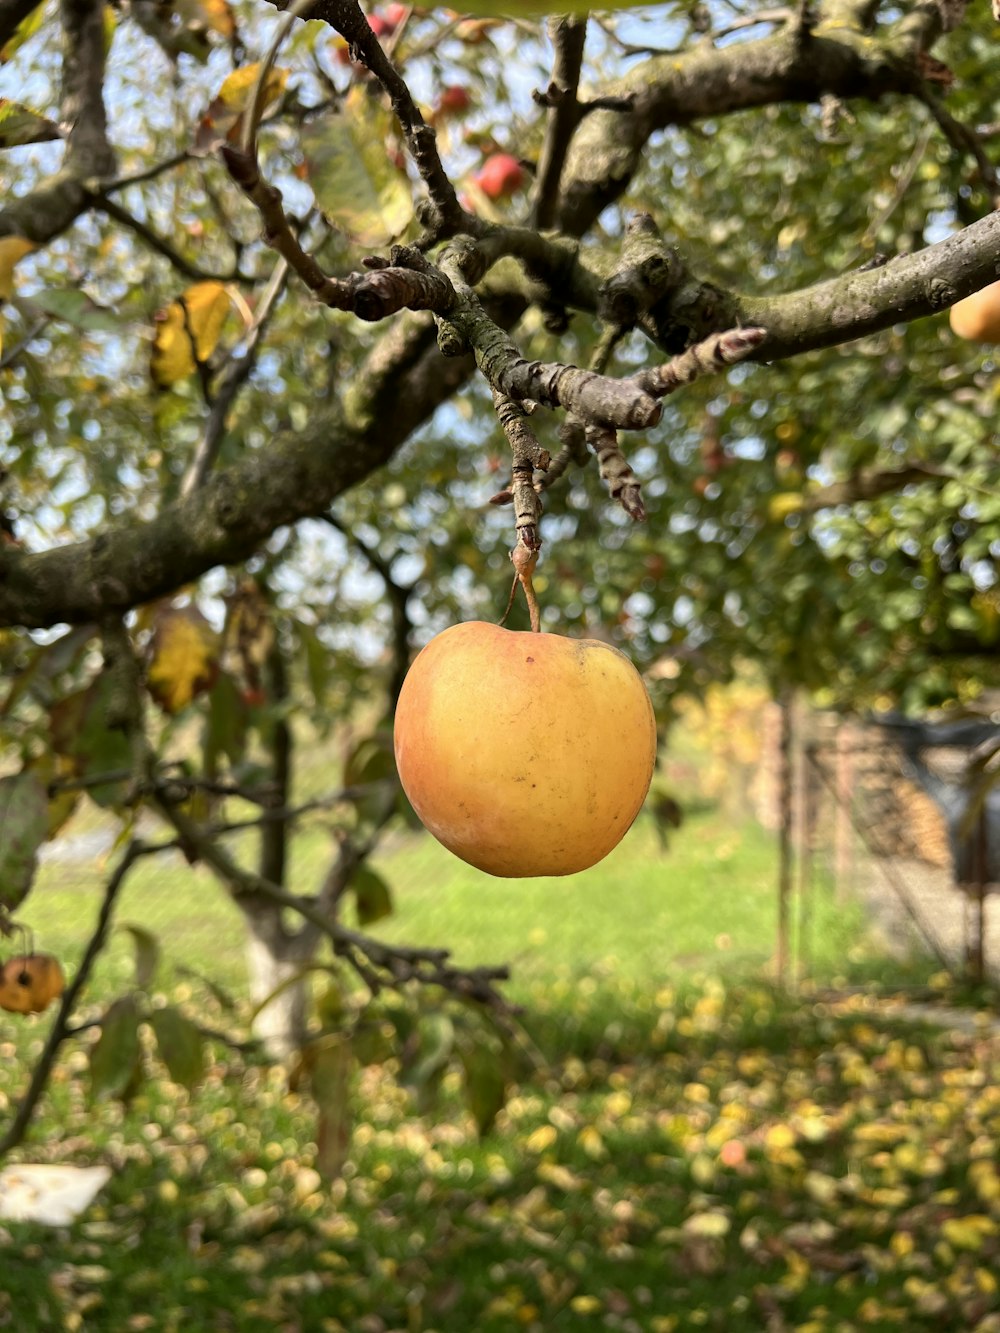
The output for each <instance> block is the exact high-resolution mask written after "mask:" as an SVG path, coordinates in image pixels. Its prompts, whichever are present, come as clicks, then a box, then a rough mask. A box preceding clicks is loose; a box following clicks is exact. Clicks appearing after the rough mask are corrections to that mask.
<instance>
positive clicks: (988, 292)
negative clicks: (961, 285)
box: [948, 282, 1000, 343]
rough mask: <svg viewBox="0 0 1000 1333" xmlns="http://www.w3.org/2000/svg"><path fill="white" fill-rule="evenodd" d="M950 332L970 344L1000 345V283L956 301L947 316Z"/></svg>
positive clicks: (991, 284)
mask: <svg viewBox="0 0 1000 1333" xmlns="http://www.w3.org/2000/svg"><path fill="white" fill-rule="evenodd" d="M948 319H949V322H950V324H951V327H952V331H953V332H954V333H957V334H958V336H959V337H960V338H968V339H969V340H970V341H971V342H981V343H1000V282H991V283H990V285H989V286H988V287H984V288H983V289H982V290H981V291H978V292H973V293H972V295H971V296H967V297H965V299H964V300H962V301H956V302H955V304H954V305H953V306H952V308H951V312H950V314H949V315H948Z"/></svg>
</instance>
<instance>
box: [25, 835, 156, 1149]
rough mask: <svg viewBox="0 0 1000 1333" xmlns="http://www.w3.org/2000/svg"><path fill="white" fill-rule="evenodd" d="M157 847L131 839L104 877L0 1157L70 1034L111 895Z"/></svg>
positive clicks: (31, 1110)
mask: <svg viewBox="0 0 1000 1333" xmlns="http://www.w3.org/2000/svg"><path fill="white" fill-rule="evenodd" d="M160 850H161V848H160V846H159V845H153V844H149V843H143V842H138V841H132V842H130V843H129V845H128V846H127V847H126V849H125V855H124V856H123V857H122V859H121V861H120V863H119V865H118V869H117V870H116V871H115V873H114V874H113V875H112V876H111V878H110V879H109V880H108V883H107V885H106V886H105V889H104V898H103V900H102V902H101V910H100V912H99V913H98V917H97V924H96V925H95V927H94V931H93V934H92V935H91V937H90V939H89V940H88V941H87V947H86V949H85V950H84V954H83V957H82V958H81V959H80V964H79V966H78V967H77V969H76V973H75V974H74V976H73V980H72V981H71V982H70V984H69V985H68V986H67V987H66V989H65V991H64V992H63V995H62V999H61V1000H60V1003H59V1009H58V1011H57V1013H56V1016H55V1019H54V1021H53V1023H52V1027H51V1028H50V1029H49V1035H48V1037H47V1038H46V1041H45V1045H44V1046H43V1048H42V1052H41V1054H40V1055H39V1057H38V1059H37V1061H36V1062H35V1067H34V1069H33V1070H32V1071H31V1081H30V1083H29V1084H28V1087H27V1089H26V1091H25V1093H24V1096H23V1097H22V1098H21V1100H20V1102H19V1103H18V1108H17V1112H16V1113H15V1116H14V1119H13V1120H12V1121H11V1123H10V1127H9V1128H8V1130H7V1132H6V1133H5V1134H4V1136H3V1138H2V1139H0V1158H3V1157H4V1156H5V1155H6V1154H7V1153H8V1152H10V1150H11V1149H12V1148H16V1147H17V1146H18V1144H19V1143H21V1142H22V1141H23V1139H24V1136H25V1134H26V1133H27V1130H28V1126H29V1125H30V1123H31V1120H32V1117H33V1116H34V1114H35V1110H36V1108H37V1106H38V1103H39V1101H40V1099H41V1097H42V1094H43V1093H44V1091H45V1088H46V1085H47V1084H48V1081H49V1075H50V1074H51V1072H52V1067H53V1065H54V1064H55V1059H56V1056H57V1054H58V1053H59V1048H60V1046H61V1045H62V1044H63V1042H64V1041H65V1040H66V1038H67V1037H68V1036H70V1035H71V1034H72V1029H71V1028H70V1027H69V1016H70V1013H71V1012H72V1010H73V1008H74V1006H75V1005H76V1002H77V999H78V998H79V996H80V993H81V992H82V990H83V988H84V986H85V985H86V984H87V980H88V978H89V977H90V973H91V969H92V968H93V966H94V963H95V961H96V959H97V956H98V954H99V953H100V952H101V950H102V949H103V948H104V945H105V943H106V941H107V938H108V930H109V928H110V925H111V916H112V913H113V911H114V905H115V899H116V898H117V896H118V892H119V890H120V889H121V887H122V885H123V884H124V882H125V879H126V877H127V875H128V873H129V871H130V870H131V869H132V867H133V865H135V863H136V861H137V860H138V859H139V858H140V857H142V856H152V855H154V854H156V853H157V852H159V851H160Z"/></svg>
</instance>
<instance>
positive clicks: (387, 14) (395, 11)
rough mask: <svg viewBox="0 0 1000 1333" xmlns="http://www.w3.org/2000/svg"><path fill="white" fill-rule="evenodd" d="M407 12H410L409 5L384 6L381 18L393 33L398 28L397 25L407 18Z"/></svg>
mask: <svg viewBox="0 0 1000 1333" xmlns="http://www.w3.org/2000/svg"><path fill="white" fill-rule="evenodd" d="M409 12H410V6H409V5H400V4H392V5H386V7H385V9H384V10H383V11H382V15H383V18H384V19H385V22H386V23H387V24H388V25H389V31H390V32H395V31H396V29H397V28H398V27H399V25H400V24H401V23H402V21H403V19H405V18H406V17H407V15H408V14H409Z"/></svg>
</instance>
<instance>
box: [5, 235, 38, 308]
mask: <svg viewBox="0 0 1000 1333" xmlns="http://www.w3.org/2000/svg"><path fill="white" fill-rule="evenodd" d="M34 248H35V247H34V245H33V244H32V242H31V241H27V240H25V238H24V237H23V236H3V237H0V301H6V300H8V299H9V298H10V297H11V296H13V295H14V265H15V264H16V263H17V262H18V260H19V259H23V258H24V256H25V255H26V254H28V253H29V252H30V251H31V250H34Z"/></svg>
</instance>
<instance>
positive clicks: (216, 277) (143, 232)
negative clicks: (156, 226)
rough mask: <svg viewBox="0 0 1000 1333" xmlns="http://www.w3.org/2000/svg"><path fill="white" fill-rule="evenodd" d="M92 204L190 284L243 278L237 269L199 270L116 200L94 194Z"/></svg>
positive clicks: (101, 194)
mask: <svg viewBox="0 0 1000 1333" xmlns="http://www.w3.org/2000/svg"><path fill="white" fill-rule="evenodd" d="M93 202H94V205H95V207H97V208H99V209H100V210H101V211H102V212H104V213H107V215H108V216H109V217H112V218H114V219H115V221H116V222H120V223H121V224H122V226H123V227H128V228H129V229H130V230H131V231H134V232H135V234H136V235H137V236H138V237H139V239H140V240H142V241H145V243H146V244H147V245H148V246H149V248H150V249H151V250H155V251H156V253H157V254H158V255H161V256H162V257H163V258H164V259H165V260H166V261H167V262H168V263H169V264H170V265H171V266H172V267H173V268H175V269H176V270H177V272H178V273H180V274H182V276H183V277H185V278H190V279H191V281H192V282H234V281H236V280H237V279H240V278H243V277H244V276H245V275H244V274H241V273H240V271H239V270H238V269H237V268H232V269H230V271H229V272H228V273H212V272H209V271H208V270H207V269H203V268H201V267H200V266H199V265H198V264H195V263H192V261H191V260H190V259H186V258H185V257H184V255H182V254H181V253H180V251H179V250H175V249H174V247H173V246H172V245H171V244H170V243H169V242H168V241H165V240H164V239H163V237H162V236H160V235H158V234H157V233H156V232H155V231H154V230H153V229H152V227H148V226H147V225H146V223H145V222H142V221H141V220H140V219H139V218H137V217H133V215H132V214H131V213H130V212H129V211H128V209H127V208H123V207H122V206H121V204H119V203H117V202H116V200H114V199H110V198H109V197H108V196H107V195H106V194H104V193H100V194H96V195H95V196H94V200H93Z"/></svg>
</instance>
